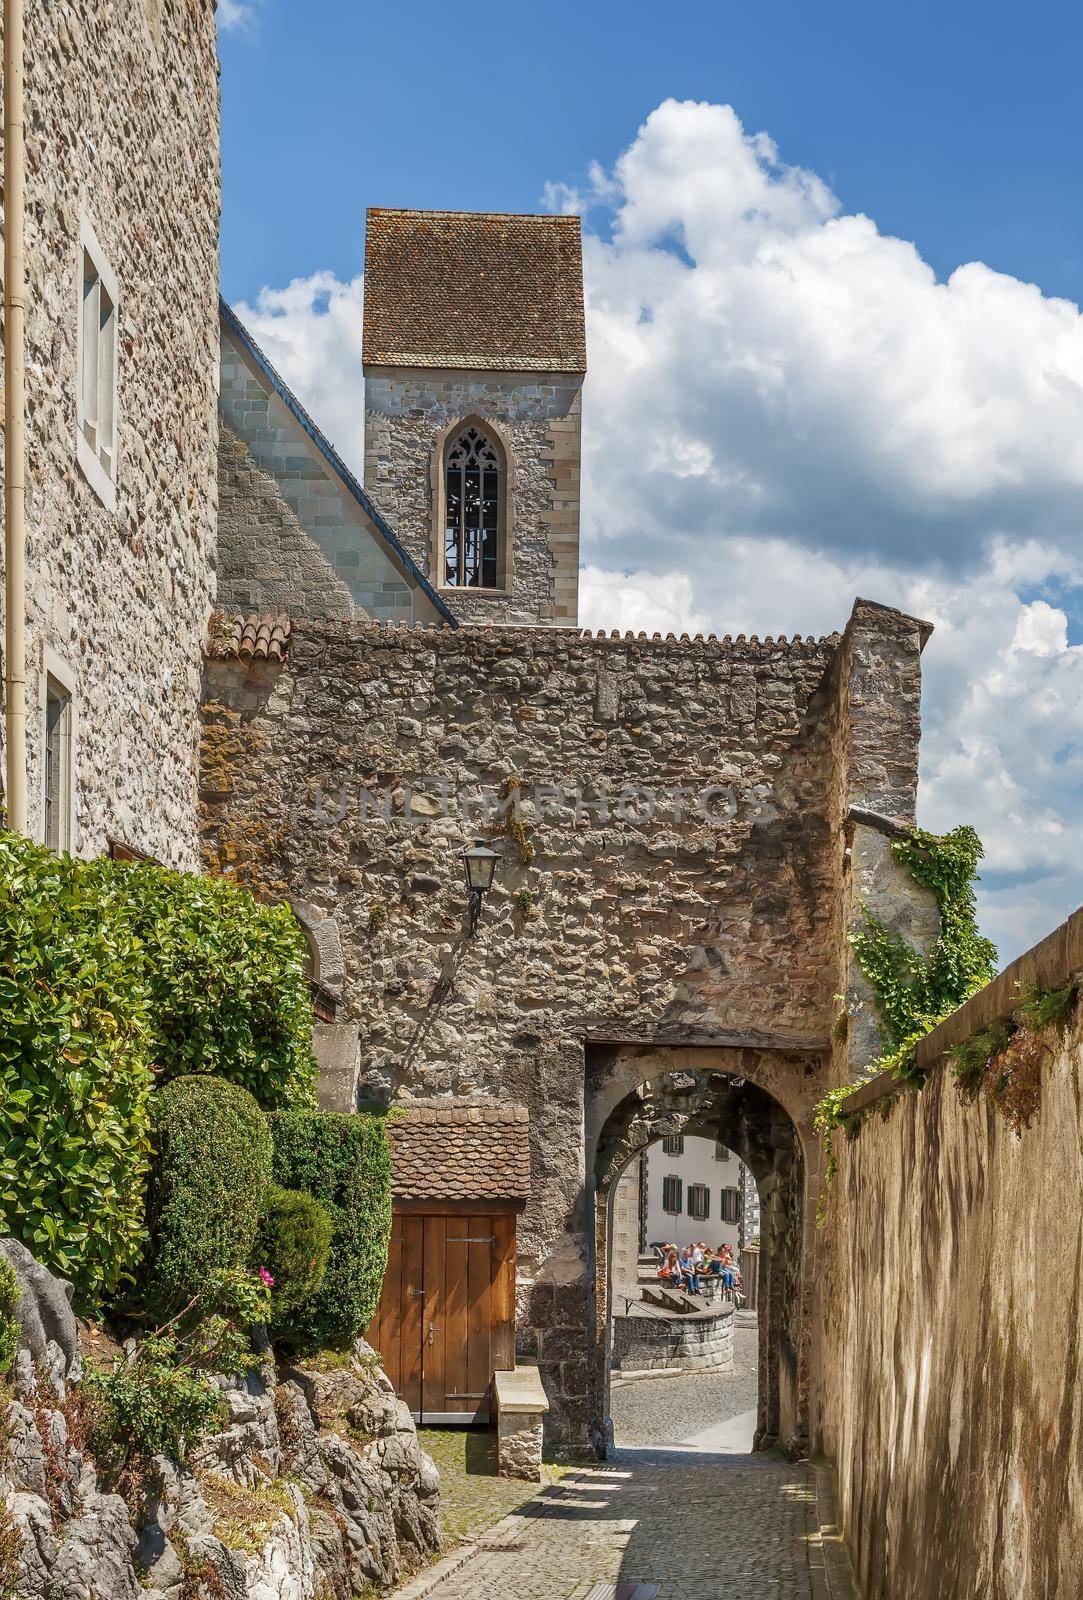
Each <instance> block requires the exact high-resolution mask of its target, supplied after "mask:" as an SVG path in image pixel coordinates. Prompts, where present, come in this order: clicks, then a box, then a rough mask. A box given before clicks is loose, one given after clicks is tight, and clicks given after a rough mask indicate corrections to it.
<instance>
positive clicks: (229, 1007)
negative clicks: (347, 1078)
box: [119, 864, 316, 1110]
mask: <svg viewBox="0 0 1083 1600" xmlns="http://www.w3.org/2000/svg"><path fill="white" fill-rule="evenodd" d="M119 870H120V871H121V873H122V874H123V882H124V887H125V889H126V893H127V898H128V901H129V904H130V917H131V925H132V928H133V929H134V931H135V933H136V935H137V936H138V938H139V939H140V941H141V942H142V945H143V950H144V966H145V970H146V981H147V989H148V993H149V1000H150V1018H151V1033H150V1038H149V1040H148V1048H149V1050H150V1054H151V1059H152V1060H153V1062H154V1067H155V1072H156V1074H157V1076H158V1079H159V1081H160V1082H164V1081H168V1080H169V1079H170V1078H178V1077H182V1076H187V1075H188V1074H190V1073H195V1072H210V1073H215V1074H217V1075H218V1076H219V1077H223V1078H229V1079H230V1080H231V1081H232V1082H233V1083H239V1084H241V1085H242V1086H243V1087H244V1088H245V1089H247V1090H248V1091H249V1093H251V1094H253V1095H255V1097H256V1099H257V1100H258V1101H259V1103H260V1105H261V1106H263V1107H264V1109H265V1110H274V1109H278V1108H284V1107H293V1106H296V1107H298V1108H302V1107H308V1106H311V1105H312V1104H314V1101H315V1084H316V1059H315V1057H314V1056H313V1054H312V996H311V994H310V992H309V988H308V984H307V982H306V980H305V978H304V972H303V966H304V957H305V951H306V946H305V937H304V934H303V933H302V932H301V928H300V926H299V924H298V922H297V919H296V917H295V916H294V914H293V912H292V911H291V910H290V908H289V906H288V905H286V904H282V905H277V906H267V905H259V904H257V902H256V901H255V900H253V898H252V896H251V894H250V893H249V892H248V890H247V889H241V888H238V887H237V885H236V884H233V883H228V882H227V881H226V879H224V878H201V877H197V876H194V875H193V874H190V873H183V872H165V871H163V870H162V868H161V867H154V866H149V865H145V864H139V865H129V866H124V867H120V868H119Z"/></svg>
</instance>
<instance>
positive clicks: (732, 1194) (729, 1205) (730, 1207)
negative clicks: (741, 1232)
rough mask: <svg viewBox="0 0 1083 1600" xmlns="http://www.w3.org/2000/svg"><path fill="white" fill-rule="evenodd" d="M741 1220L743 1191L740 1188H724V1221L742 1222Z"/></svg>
mask: <svg viewBox="0 0 1083 1600" xmlns="http://www.w3.org/2000/svg"><path fill="white" fill-rule="evenodd" d="M740 1220H741V1191H740V1189H723V1190H722V1221H723V1222H740Z"/></svg>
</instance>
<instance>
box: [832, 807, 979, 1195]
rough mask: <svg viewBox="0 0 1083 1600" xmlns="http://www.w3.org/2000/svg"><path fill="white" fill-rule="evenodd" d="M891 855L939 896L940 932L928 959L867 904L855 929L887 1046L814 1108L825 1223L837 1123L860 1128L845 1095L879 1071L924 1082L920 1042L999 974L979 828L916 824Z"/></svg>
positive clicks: (859, 955) (852, 937)
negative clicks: (984, 919)
mask: <svg viewBox="0 0 1083 1600" xmlns="http://www.w3.org/2000/svg"><path fill="white" fill-rule="evenodd" d="M891 854H892V856H893V857H894V859H895V860H896V861H897V862H898V863H899V865H900V866H903V867H905V868H906V869H907V870H908V872H909V873H910V875H911V877H913V878H914V879H916V881H917V882H918V883H920V884H923V885H924V887H925V888H926V889H930V890H931V891H932V893H933V894H934V895H935V897H936V904H937V910H938V911H939V914H940V932H939V934H938V936H937V938H936V940H935V942H934V944H933V947H932V949H931V950H930V952H929V954H928V955H927V956H923V955H922V954H921V952H920V951H919V950H916V949H915V948H914V946H913V945H912V944H910V943H909V941H908V940H906V939H904V938H903V937H902V935H901V934H898V933H896V932H894V930H893V929H891V928H889V927H887V925H886V924H885V923H884V922H882V921H881V920H880V918H879V917H877V916H874V915H873V913H872V912H871V911H870V910H869V909H868V907H867V906H863V907H862V916H863V926H862V927H859V928H854V929H852V930H851V932H850V936H849V937H850V943H851V944H852V945H853V947H854V950H855V952H856V955H857V959H858V963H859V965H860V967H861V970H862V972H863V973H864V974H865V977H866V979H867V980H868V983H869V985H870V987H871V988H872V992H873V996H874V998H875V1001H876V1012H877V1016H878V1017H879V1019H880V1027H881V1031H882V1033H883V1037H884V1040H885V1041H886V1043H887V1045H888V1047H889V1048H888V1049H887V1050H886V1051H885V1052H884V1053H883V1054H882V1055H881V1056H879V1057H877V1058H876V1059H875V1060H873V1061H871V1062H869V1063H868V1065H867V1067H866V1068H865V1070H864V1071H863V1072H861V1073H860V1074H859V1076H858V1079H857V1081H856V1082H854V1083H844V1084H840V1085H839V1086H838V1087H837V1088H835V1089H832V1090H831V1091H830V1092H829V1093H828V1094H826V1095H825V1096H824V1097H823V1099H822V1100H821V1101H820V1102H819V1103H818V1105H817V1106H816V1111H815V1115H814V1118H813V1127H814V1128H815V1130H816V1131H817V1132H818V1133H819V1134H820V1136H821V1138H822V1140H823V1143H824V1152H825V1157H826V1160H825V1164H824V1181H823V1187H822V1189H821V1192H820V1208H819V1212H818V1221H819V1222H820V1223H822V1222H823V1220H824V1214H825V1207H826V1196H827V1190H828V1187H829V1186H830V1183H831V1179H832V1178H833V1177H834V1175H835V1172H836V1170H837V1166H838V1160H837V1156H836V1153H835V1149H834V1142H833V1139H834V1134H835V1132H836V1131H837V1130H838V1129H840V1128H843V1129H845V1130H846V1132H847V1134H848V1135H850V1137H853V1136H854V1135H855V1134H856V1132H857V1127H858V1120H857V1119H855V1118H853V1117H847V1116H846V1115H845V1114H844V1112H843V1109H842V1108H843V1104H844V1102H845V1101H846V1099H847V1098H848V1097H849V1096H850V1095H851V1094H852V1093H853V1091H854V1090H855V1089H856V1088H857V1087H858V1084H860V1083H864V1082H867V1081H868V1079H870V1078H872V1077H875V1076H876V1075H877V1074H878V1073H881V1072H892V1073H894V1075H895V1077H897V1078H900V1079H903V1080H906V1081H911V1082H912V1081H915V1080H920V1073H919V1072H918V1069H917V1061H916V1051H917V1046H918V1043H919V1041H920V1040H922V1039H924V1037H925V1035H926V1034H927V1033H931V1032H932V1030H933V1028H935V1027H936V1025H937V1023H938V1022H942V1021H943V1019H944V1018H945V1017H946V1016H950V1014H951V1013H952V1012H953V1011H955V1010H957V1009H958V1007H959V1006H961V1005H962V1004H963V1002H964V1000H968V999H969V998H970V996H971V995H972V994H976V993H977V992H978V990H979V989H983V988H984V987H985V985H986V984H987V983H989V982H991V980H992V979H993V978H994V977H995V976H996V962H997V952H996V946H995V945H994V944H992V943H991V941H990V940H988V939H986V938H984V937H983V936H982V935H981V934H980V933H979V932H978V917H977V901H976V899H975V896H974V884H975V882H976V881H977V868H978V862H979V861H980V860H981V858H982V847H981V840H980V839H979V838H978V835H977V834H976V833H975V831H974V829H973V828H970V827H966V826H963V827H959V828H953V829H952V831H951V832H950V833H946V834H943V835H941V834H935V833H927V832H926V831H925V830H924V829H923V828H915V829H914V832H913V833H911V834H908V835H907V837H906V838H904V839H896V840H895V841H894V842H893V843H892V846H891Z"/></svg>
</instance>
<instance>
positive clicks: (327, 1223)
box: [251, 1184, 334, 1324]
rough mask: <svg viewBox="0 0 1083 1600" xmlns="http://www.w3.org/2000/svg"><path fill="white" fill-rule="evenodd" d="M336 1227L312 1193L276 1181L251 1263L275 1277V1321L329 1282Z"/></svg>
mask: <svg viewBox="0 0 1083 1600" xmlns="http://www.w3.org/2000/svg"><path fill="white" fill-rule="evenodd" d="M333 1229H334V1223H333V1222H332V1221H331V1216H330V1213H329V1212H327V1211H325V1210H324V1208H323V1206H321V1205H320V1202H319V1201H318V1200H316V1199H314V1198H313V1196H312V1195H310V1194H305V1193H304V1192H303V1191H302V1190H300V1189H281V1188H279V1186H278V1185H277V1184H272V1185H271V1187H270V1189H269V1190H268V1192H267V1198H266V1200H265V1201H264V1205H263V1215H262V1216H261V1218H260V1220H259V1227H258V1228H257V1229H256V1242H255V1245H254V1246H253V1249H252V1257H251V1264H252V1266H253V1267H256V1268H259V1269H261V1270H263V1271H265V1272H268V1273H269V1274H270V1275H271V1277H272V1278H273V1279H274V1285H273V1287H272V1289H271V1319H272V1322H273V1323H275V1324H278V1323H281V1321H282V1318H283V1317H284V1316H286V1314H287V1313H288V1312H291V1311H296V1310H297V1308H298V1307H299V1306H302V1305H304V1303H305V1301H306V1300H308V1299H311V1297H312V1296H313V1295H314V1294H315V1293H316V1291H317V1290H318V1289H319V1287H320V1285H321V1284H322V1283H323V1280H324V1275H325V1273H326V1271H327V1255H328V1251H329V1250H330V1248H331V1234H332V1231H333Z"/></svg>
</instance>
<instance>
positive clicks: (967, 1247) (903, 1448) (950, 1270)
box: [819, 912, 1083, 1600]
mask: <svg viewBox="0 0 1083 1600" xmlns="http://www.w3.org/2000/svg"><path fill="white" fill-rule="evenodd" d="M1081 969H1083V913H1081V912H1077V913H1076V914H1075V916H1074V917H1073V918H1072V919H1071V920H1070V921H1069V923H1067V924H1066V925H1065V926H1064V927H1063V928H1061V929H1059V930H1057V933H1056V934H1054V935H1052V936H1051V937H1050V939H1048V940H1046V941H1044V942H1043V944H1042V945H1040V946H1038V947H1036V949H1035V950H1034V951H1032V952H1029V953H1028V955H1026V956H1024V957H1021V958H1020V960H1019V961H1018V962H1015V963H1013V964H1012V966H1011V967H1009V968H1008V969H1007V971H1006V972H1005V973H1003V974H1002V975H1001V976H1000V978H998V979H997V980H996V981H995V983H994V984H992V985H990V987H989V988H988V989H986V990H983V991H982V992H981V993H980V994H979V995H977V996H975V997H974V999H972V1000H971V1001H969V1002H968V1003H967V1005H965V1006H963V1007H962V1008H961V1009H960V1010H959V1011H958V1012H956V1013H955V1014H954V1016H953V1017H951V1018H949V1019H948V1022H947V1023H944V1024H942V1025H941V1027H940V1028H939V1029H937V1030H936V1032H935V1033H934V1034H933V1035H931V1036H930V1038H929V1039H928V1040H926V1041H924V1042H923V1044H922V1046H921V1047H920V1059H921V1062H922V1064H923V1065H924V1066H926V1067H927V1068H928V1069H929V1071H930V1077H929V1081H928V1083H927V1085H926V1087H925V1089H924V1090H923V1091H922V1092H921V1093H920V1094H919V1093H915V1092H914V1091H905V1092H903V1093H901V1094H899V1093H897V1092H893V1091H895V1090H897V1085H893V1084H890V1083H886V1082H884V1083H880V1082H878V1083H876V1084H873V1085H870V1086H869V1088H868V1089H867V1090H863V1091H859V1093H858V1095H855V1096H854V1097H853V1098H852V1101H851V1102H849V1103H848V1107H849V1106H850V1105H852V1106H853V1107H856V1108H857V1109H860V1110H863V1113H864V1120H863V1121H862V1123H861V1127H860V1131H859V1133H858V1135H857V1137H856V1138H855V1139H854V1140H853V1141H848V1140H846V1139H841V1138H840V1139H839V1140H838V1144H839V1151H838V1154H839V1171H838V1175H837V1178H836V1180H835V1183H834V1185H833V1190H832V1193H831V1199H830V1206H829V1214H828V1221H827V1225H826V1228H825V1231H824V1246H825V1261H824V1268H823V1274H824V1290H825V1293H824V1315H825V1319H826V1329H825V1341H826V1349H825V1359H824V1364H823V1372H824V1379H823V1382H824V1393H823V1415H822V1422H821V1434H820V1439H819V1443H820V1445H821V1446H822V1447H823V1448H824V1449H825V1450H826V1451H827V1453H828V1454H829V1455H831V1456H832V1457H833V1458H834V1459H835V1460H836V1462H837V1464H838V1472H839V1487H840V1511H841V1521H842V1526H843V1530H844V1532H845V1534H846V1537H847V1540H848V1543H849V1545H850V1548H851V1552H852V1554H853V1558H854V1563H855V1568H856V1570H857V1572H858V1575H859V1578H860V1581H861V1586H862V1592H863V1593H864V1594H867V1595H877V1596H883V1597H884V1600H926V1597H927V1596H929V1595H932V1594H938V1595H944V1596H958V1597H964V1596H974V1597H977V1596H981V1597H982V1600H1047V1597H1048V1600H1052V1597H1054V1596H1062V1595H1063V1596H1067V1595H1074V1594H1076V1593H1078V1591H1079V1581H1080V1573H1083V1448H1081V1443H1080V1441H1081V1440H1083V1367H1081V1352H1083V1220H1081V1217H1083V1213H1081V1208H1080V1194H1081V1193H1083V1091H1081V1088H1080V1084H1081V1076H1083V1074H1081V1066H1083V1018H1081V1016H1080V1012H1079V1008H1078V1006H1077V1009H1076V1014H1075V1015H1074V1017H1073V1018H1072V1020H1071V1021H1070V1023H1069V1025H1068V1027H1067V1029H1066V1030H1065V1031H1064V1033H1063V1034H1058V1033H1056V1032H1054V1033H1052V1034H1047V1035H1046V1042H1047V1045H1048V1053H1047V1054H1046V1056H1045V1058H1044V1060H1043V1063H1042V1068H1041V1104H1040V1109H1039V1110H1038V1113H1037V1115H1036V1116H1035V1118H1034V1120H1033V1122H1032V1123H1031V1125H1030V1126H1029V1127H1028V1128H1027V1129H1026V1130H1025V1131H1024V1132H1022V1133H1021V1134H1020V1135H1018V1136H1017V1135H1015V1134H1013V1133H1012V1132H1011V1131H1010V1129H1009V1127H1008V1125H1007V1123H1006V1122H1005V1120H1004V1118H1003V1115H1002V1114H1001V1113H1000V1112H999V1111H998V1110H996V1109H995V1108H994V1106H993V1105H992V1103H991V1102H990V1100H989V1099H988V1097H987V1096H986V1095H985V1094H982V1095H980V1096H979V1098H978V1099H977V1100H976V1101H974V1102H973V1103H968V1102H967V1101H965V1100H964V1099H963V1098H961V1096H960V1093H959V1090H958V1088H957V1086H956V1083H955V1081H954V1078H953V1076H952V1074H951V1072H950V1070H949V1069H948V1068H947V1067H946V1066H945V1065H942V1063H941V1057H942V1053H943V1051H944V1049H945V1047H947V1046H948V1045H950V1044H952V1043H954V1042H957V1041H959V1040H961V1039H965V1038H967V1037H969V1036H970V1035H971V1034H972V1033H975V1032H978V1031H980V1030H982V1029H984V1028H986V1027H988V1026H989V1024H990V1023H991V1022H992V1021H994V1020H997V1019H998V1018H1003V1017H1004V1016H1005V1015H1007V1014H1008V1013H1010V1012H1011V1010H1012V1008H1013V1007H1014V1006H1016V1005H1018V1003H1019V989H1018V987H1017V985H1018V984H1019V983H1021V982H1038V983H1040V984H1042V985H1043V986H1045V987H1052V986H1055V985H1059V984H1062V983H1063V982H1064V981H1065V980H1066V979H1067V978H1069V977H1070V976H1071V975H1072V974H1073V973H1078V972H1079V971H1080V970H1081Z"/></svg>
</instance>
